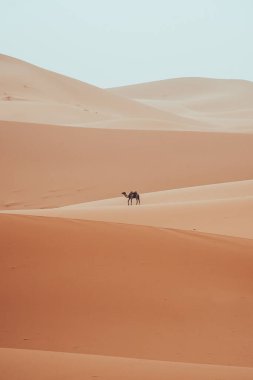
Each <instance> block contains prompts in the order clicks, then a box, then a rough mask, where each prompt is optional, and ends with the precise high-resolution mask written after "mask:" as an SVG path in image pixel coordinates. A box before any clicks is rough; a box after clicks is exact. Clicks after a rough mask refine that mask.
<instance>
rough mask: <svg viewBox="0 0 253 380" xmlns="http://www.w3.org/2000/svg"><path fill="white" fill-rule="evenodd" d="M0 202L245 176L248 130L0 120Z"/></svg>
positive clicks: (250, 167)
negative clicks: (122, 127)
mask: <svg viewBox="0 0 253 380" xmlns="http://www.w3.org/2000/svg"><path fill="white" fill-rule="evenodd" d="M0 150H1V160H0V173H1V188H0V208H1V209H18V208H19V209H22V208H41V207H58V206H63V205H67V204H74V203H75V204H76V203H81V202H87V201H91V200H98V199H106V198H114V197H117V196H119V195H120V194H121V192H122V191H130V190H131V189H132V190H135V189H137V190H138V191H140V192H141V193H144V192H153V191H159V190H164V189H172V188H179V187H189V186H197V185H203V184H211V183H218V182H228V181H238V180H246V179H252V173H253V159H252V158H253V135H244V134H228V133H225V134H222V133H217V134H216V133H198V132H162V131H157V132H155V131H134V130H131V131H126V130H103V129H94V130H93V129H86V128H71V127H58V126H47V125H36V124H30V125H29V124H24V123H23V124H22V123H14V122H0Z"/></svg>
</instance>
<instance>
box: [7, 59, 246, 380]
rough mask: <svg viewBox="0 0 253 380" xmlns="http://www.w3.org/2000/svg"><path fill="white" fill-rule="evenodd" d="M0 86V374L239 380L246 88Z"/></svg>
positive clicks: (32, 69) (51, 81) (219, 84)
mask: <svg viewBox="0 0 253 380" xmlns="http://www.w3.org/2000/svg"><path fill="white" fill-rule="evenodd" d="M0 82H1V90H0V151H1V160H0V172H1V187H0V209H1V212H0V263H1V265H0V278H1V286H0V300H1V312H0V326H1V328H0V347H2V349H0V367H1V376H2V377H4V378H5V379H10V380H16V379H17V380H23V379H24V380H30V379H34V378H36V379H43V380H44V379H52V380H53V379H54V380H58V379H62V378H64V377H66V378H72V379H84V380H85V379H91V378H103V379H108V380H109V379H110V380H111V379H115V380H116V379H117V380H118V379H122V380H123V379H125V380H128V379H129V380H130V379H147V380H148V379H150V380H151V379H152V380H153V379H156V380H158V379H161V380H162V379H169V378H173V379H175V380H176V379H178V380H185V379H189V380H190V379H194V380H196V379H201V380H202V379H203V380H205V379H206V380H207V379H212V380H213V379H221V380H223V379H224V380H228V379H229V380H235V379H236V380H237V379H238V380H244V379H245V380H246V379H252V378H253V372H252V371H253V369H252V368H253V359H252V357H253V355H252V352H253V343H252V342H253V330H252V319H253V297H252V294H253V293H252V291H253V280H252V273H253V255H252V252H253V233H252V230H253V229H252V226H253V219H252V215H253V195H252V194H253V193H252V191H253V179H252V173H253V155H252V152H253V134H252V131H253V113H252V109H253V101H252V99H253V84H252V83H251V82H246V81H234V80H226V81H223V80H213V79H203V78H181V79H175V80H166V81H159V82H153V83H147V84H138V85H135V86H128V87H124V88H117V89H100V88H97V87H95V86H92V85H89V84H87V83H82V82H80V81H77V80H74V79H72V78H67V77H64V76H63V75H58V74H56V73H53V72H50V71H48V70H44V69H41V68H39V67H36V66H34V65H31V64H28V63H26V62H23V61H20V60H17V59H14V58H11V57H7V56H4V55H0ZM130 190H138V191H139V192H140V193H141V197H142V204H141V206H140V207H139V206H138V207H136V206H133V207H128V206H127V204H126V202H127V201H126V199H125V198H124V197H123V196H121V192H122V191H130ZM15 214H22V215H15ZM200 231H202V232H200ZM224 235H226V236H224ZM246 238H247V239H246Z"/></svg>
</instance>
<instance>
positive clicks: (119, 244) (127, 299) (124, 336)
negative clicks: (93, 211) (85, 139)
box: [0, 215, 253, 367]
mask: <svg viewBox="0 0 253 380" xmlns="http://www.w3.org/2000/svg"><path fill="white" fill-rule="evenodd" d="M0 235H1V236H0V245H1V247H0V254H1V266H0V278H1V287H0V299H1V311H2V312H1V314H0V318H1V320H0V325H1V330H0V346H1V347H9V348H26V349H39V350H53V351H67V352H80V353H85V354H98V355H110V356H121V357H135V358H145V359H155V360H166V361H167V360H169V361H173V362H175V361H177V362H178V361H181V362H186V363H210V364H222V365H233V366H249V367H250V366H251V367H252V366H253V357H252V349H253V330H252V318H253V296H252V294H253V292H252V290H253V278H252V271H253V255H252V252H253V240H247V239H239V238H231V237H229V238H228V237H226V238H224V237H217V236H213V235H205V234H200V233H192V232H180V231H177V230H164V229H158V228H154V227H143V226H131V225H123V224H122V225H120V224H114V223H101V222H90V221H89V222H85V221H71V220H64V219H54V218H39V217H28V216H13V215H12V216H9V215H0Z"/></svg>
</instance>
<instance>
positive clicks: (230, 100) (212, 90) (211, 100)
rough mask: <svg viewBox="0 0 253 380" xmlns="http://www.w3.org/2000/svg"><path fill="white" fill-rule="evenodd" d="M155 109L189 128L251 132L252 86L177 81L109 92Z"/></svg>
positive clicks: (234, 82) (221, 81)
mask: <svg viewBox="0 0 253 380" xmlns="http://www.w3.org/2000/svg"><path fill="white" fill-rule="evenodd" d="M110 91H111V92H112V93H113V94H115V95H121V96H125V97H126V98H130V99H134V100H137V101H139V102H140V103H142V104H146V105H149V106H152V107H155V108H157V109H160V110H163V111H166V112H169V113H174V114H176V115H177V116H181V117H184V118H186V119H187V118H188V121H189V123H188V128H189V129H191V128H192V129H194V128H195V129H196V128H198V124H195V125H194V121H195V122H199V123H201V125H202V128H201V130H203V131H204V130H209V131H210V130H214V131H215V130H216V131H234V132H239V131H240V132H242V131H245V132H251V133H252V132H253V83H252V82H248V81H242V80H232V79H231V80H227V79H210V78H178V79H168V80H163V81H157V82H150V83H143V84H137V85H131V86H125V87H118V88H114V89H110Z"/></svg>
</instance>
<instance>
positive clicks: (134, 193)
mask: <svg viewBox="0 0 253 380" xmlns="http://www.w3.org/2000/svg"><path fill="white" fill-rule="evenodd" d="M121 194H123V195H124V196H125V197H126V198H128V201H127V204H128V206H129V203H130V202H131V205H132V203H133V199H136V204H137V205H138V204H139V205H140V204H141V200H140V195H139V194H138V193H137V191H130V193H129V194H127V193H126V192H125V191H123V193H121Z"/></svg>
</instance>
